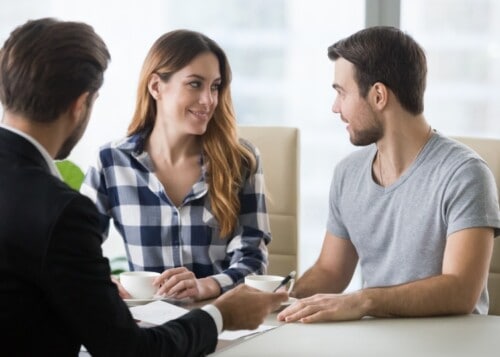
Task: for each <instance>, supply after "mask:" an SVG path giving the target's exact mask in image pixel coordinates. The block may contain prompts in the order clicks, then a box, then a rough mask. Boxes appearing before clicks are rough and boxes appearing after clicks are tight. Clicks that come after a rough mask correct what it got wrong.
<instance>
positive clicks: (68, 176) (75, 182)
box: [56, 160, 85, 191]
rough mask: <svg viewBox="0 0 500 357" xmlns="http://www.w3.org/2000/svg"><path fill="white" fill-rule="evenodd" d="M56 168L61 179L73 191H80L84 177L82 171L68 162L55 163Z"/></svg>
mask: <svg viewBox="0 0 500 357" xmlns="http://www.w3.org/2000/svg"><path fill="white" fill-rule="evenodd" d="M56 167H57V169H58V170H59V172H60V174H61V176H62V179H63V181H64V182H66V184H67V185H68V186H69V187H71V188H72V189H74V190H77V191H78V190H80V186H81V185H82V182H83V179H84V177H85V175H84V174H83V171H82V170H81V169H80V168H79V167H78V165H76V164H75V163H74V162H72V161H70V160H61V161H56Z"/></svg>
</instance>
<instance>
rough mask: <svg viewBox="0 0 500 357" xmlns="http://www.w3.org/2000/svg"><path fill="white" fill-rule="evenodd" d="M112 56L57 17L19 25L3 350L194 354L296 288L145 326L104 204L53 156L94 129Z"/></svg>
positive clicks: (1, 235)
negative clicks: (115, 258)
mask: <svg viewBox="0 0 500 357" xmlns="http://www.w3.org/2000/svg"><path fill="white" fill-rule="evenodd" d="M108 61H109V53H108V50H107V48H106V45H105V44H104V42H103V41H102V39H101V38H100V37H99V36H98V35H97V34H95V32H94V31H93V29H92V28H91V27H90V26H88V25H85V24H82V23H75V22H61V21H57V20H53V19H41V20H36V21H29V22H28V23H26V24H24V25H23V26H20V27H19V28H17V29H16V30H14V31H13V32H12V33H11V35H10V37H9V38H8V39H7V41H6V42H5V44H4V46H3V48H2V49H1V52H0V100H1V102H2V105H3V109H4V116H3V119H2V123H1V126H0V277H1V278H0V306H1V308H0V326H1V328H0V336H1V340H2V343H1V344H0V354H2V355H3V354H6V355H16V356H24V355H37V356H38V355H50V356H69V355H77V354H78V351H79V349H80V345H81V344H83V345H85V346H86V348H87V350H88V351H89V352H90V353H91V354H92V355H95V356H99V355H100V356H112V355H120V356H129V355H140V356H148V355H168V356H191V355H204V354H207V353H210V352H212V351H213V350H214V349H215V346H216V343H217V334H218V332H220V330H222V328H224V329H229V330H230V329H252V328H256V327H257V326H258V325H259V324H260V323H261V322H262V321H263V319H264V317H265V315H266V314H267V313H269V312H270V311H271V310H272V309H274V308H277V307H278V306H279V305H280V303H281V302H282V301H284V300H286V299H287V294H286V293H262V292H258V291H257V290H254V289H251V288H248V287H246V286H240V287H238V288H236V289H234V290H232V291H230V292H228V293H226V294H224V295H222V296H221V297H219V298H218V299H217V300H215V301H214V302H213V304H211V305H208V306H206V307H204V308H202V309H196V310H192V311H190V312H189V313H188V314H186V315H184V316H183V317H181V318H179V319H177V320H174V321H170V322H168V323H166V324H164V325H161V326H156V327H152V328H141V327H139V326H137V324H136V323H135V322H134V320H133V319H132V317H131V315H130V312H129V310H128V308H127V306H126V305H125V303H124V302H123V301H122V300H121V299H120V297H119V295H118V291H117V288H116V286H115V285H114V284H113V282H112V281H111V279H110V270H109V265H108V260H107V259H106V258H104V257H103V256H102V251H101V236H100V233H99V228H98V224H99V223H98V217H97V211H96V208H95V207H94V205H93V203H92V202H91V201H90V200H89V199H87V198H86V197H84V196H82V195H80V194H79V193H78V192H76V191H74V190H72V189H70V188H69V187H68V186H67V185H66V184H64V183H63V182H61V180H60V179H59V177H58V173H57V170H56V169H55V166H54V164H53V162H52V159H53V158H56V159H61V158H64V157H66V156H67V155H68V154H69V153H70V151H71V149H72V148H73V146H74V145H75V144H76V143H77V142H78V140H79V139H80V138H81V136H82V135H83V132H84V131H85V128H86V125H87V122H88V120H89V117H90V112H91V109H92V105H93V103H94V100H95V99H96V97H97V92H98V90H99V88H100V86H101V84H102V81H103V73H104V71H105V69H106V67H107V64H108Z"/></svg>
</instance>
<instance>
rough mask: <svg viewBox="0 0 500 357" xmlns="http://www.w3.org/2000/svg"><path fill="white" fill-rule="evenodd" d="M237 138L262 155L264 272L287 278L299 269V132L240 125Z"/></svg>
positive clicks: (289, 129) (286, 128) (295, 129)
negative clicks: (267, 239)
mask: <svg viewBox="0 0 500 357" xmlns="http://www.w3.org/2000/svg"><path fill="white" fill-rule="evenodd" d="M239 135H240V137H242V138H244V139H246V140H248V141H250V142H251V143H252V144H254V145H255V146H256V147H257V148H258V149H259V151H260V153H261V158H262V165H263V170H264V178H265V183H266V191H265V192H266V198H267V211H268V214H269V221H270V224H271V236H272V240H271V243H270V244H269V245H268V250H269V266H268V271H267V273H268V274H271V275H281V276H286V275H287V274H288V273H290V272H291V271H292V270H298V248H297V247H298V234H299V130H298V129H297V128H292V127H266V126H240V127H239Z"/></svg>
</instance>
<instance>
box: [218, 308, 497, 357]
mask: <svg viewBox="0 0 500 357" xmlns="http://www.w3.org/2000/svg"><path fill="white" fill-rule="evenodd" d="M213 356H217V357H222V356H231V357H237V356H257V357H263V356H305V357H309V356H314V357H317V356H356V357H360V356H382V357H390V356H397V357H402V356H403V357H412V356H453V357H460V356H467V357H482V356H495V357H498V356H500V316H478V315H467V316H451V317H436V318H413V319H400V318H394V319H371V318H370V319H363V320H361V321H350V322H332V323H322V324H302V323H292V324H284V325H281V326H279V327H277V328H275V329H273V330H271V331H268V332H265V333H263V334H260V335H258V336H255V337H252V338H250V339H246V340H243V341H239V342H238V343H234V344H230V345H229V346H225V347H223V348H221V349H218V350H217V351H216V352H215V353H214V354H213Z"/></svg>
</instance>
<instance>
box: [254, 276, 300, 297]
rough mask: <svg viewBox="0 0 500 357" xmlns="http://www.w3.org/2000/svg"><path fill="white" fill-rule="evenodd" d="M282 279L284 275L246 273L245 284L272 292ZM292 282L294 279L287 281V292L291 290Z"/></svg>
mask: <svg viewBox="0 0 500 357" xmlns="http://www.w3.org/2000/svg"><path fill="white" fill-rule="evenodd" d="M283 279H284V277H283V276H279V275H247V276H246V277H245V284H246V285H248V286H251V287H252V288H255V289H259V290H262V291H267V292H273V291H274V289H276V288H277V287H278V285H280V283H281V282H282V281H283ZM294 283H295V279H290V281H289V282H288V293H290V292H291V291H292V289H293V284H294Z"/></svg>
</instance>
